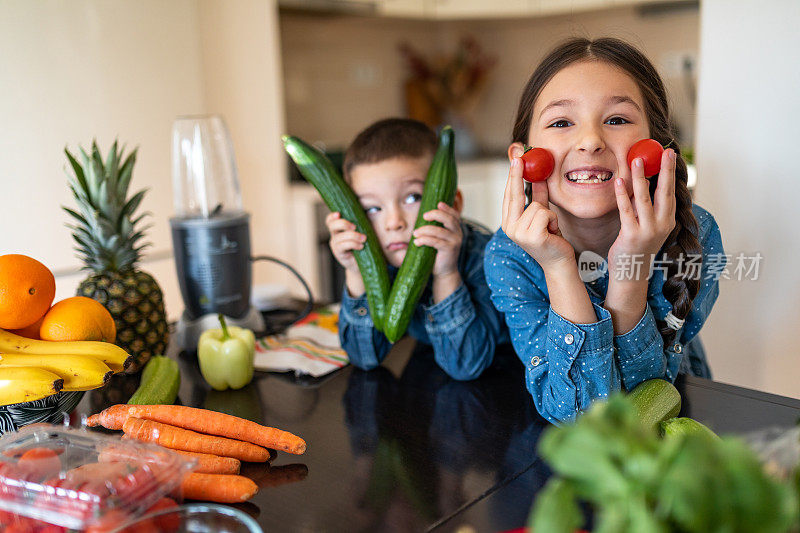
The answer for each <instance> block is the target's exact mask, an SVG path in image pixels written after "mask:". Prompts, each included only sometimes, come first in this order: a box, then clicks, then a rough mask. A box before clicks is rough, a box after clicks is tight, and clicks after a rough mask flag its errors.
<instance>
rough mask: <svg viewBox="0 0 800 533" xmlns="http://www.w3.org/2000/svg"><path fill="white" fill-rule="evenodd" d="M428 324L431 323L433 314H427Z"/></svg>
mask: <svg viewBox="0 0 800 533" xmlns="http://www.w3.org/2000/svg"><path fill="white" fill-rule="evenodd" d="M428 322H433V313H428Z"/></svg>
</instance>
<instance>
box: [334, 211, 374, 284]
mask: <svg viewBox="0 0 800 533" xmlns="http://www.w3.org/2000/svg"><path fill="white" fill-rule="evenodd" d="M325 225H326V226H328V231H330V232H331V238H330V240H329V241H328V244H329V245H330V247H331V252H333V256H334V257H335V258H336V260H337V261H338V262H339V264H340V265H342V266H343V267H344V269H345V270H347V271H348V272H358V273H359V275H360V272H359V270H358V263H356V258H355V257H354V256H353V250H361V249H362V248H364V243H365V242H366V241H367V236H366V235H364V234H363V233H359V232H357V231H356V225H355V224H353V223H352V222H350V221H349V220H345V219H343V218H342V215H341V214H339V213H331V214H329V215H328V216H327V217H325Z"/></svg>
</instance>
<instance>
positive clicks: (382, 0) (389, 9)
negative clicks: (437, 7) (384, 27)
mask: <svg viewBox="0 0 800 533" xmlns="http://www.w3.org/2000/svg"><path fill="white" fill-rule="evenodd" d="M377 9H378V12H379V13H380V14H381V15H384V16H387V17H409V18H427V17H431V16H432V11H433V6H432V4H431V1H430V0H379V1H378V5H377Z"/></svg>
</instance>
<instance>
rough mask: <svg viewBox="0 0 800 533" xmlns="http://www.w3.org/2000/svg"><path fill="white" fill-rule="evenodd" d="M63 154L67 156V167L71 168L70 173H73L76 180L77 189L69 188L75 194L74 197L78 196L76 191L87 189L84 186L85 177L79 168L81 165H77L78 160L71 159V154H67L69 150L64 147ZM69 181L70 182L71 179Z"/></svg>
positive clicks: (72, 186)
mask: <svg viewBox="0 0 800 533" xmlns="http://www.w3.org/2000/svg"><path fill="white" fill-rule="evenodd" d="M64 153H65V154H66V155H67V159H68V160H69V165H70V166H71V167H72V171H73V172H74V173H75V180H77V182H78V187H75V186H74V185H70V188H71V189H72V193H73V194H75V196H78V195H77V193H76V190H81V191H85V190H86V189H88V187H87V186H86V176H85V175H84V174H83V168H81V165H80V164H79V163H78V160H77V159H75V157H73V155H72V154H71V153H69V150H67V149H66V147H65V148H64ZM70 181H72V179H71V177H70Z"/></svg>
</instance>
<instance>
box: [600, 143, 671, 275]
mask: <svg viewBox="0 0 800 533" xmlns="http://www.w3.org/2000/svg"><path fill="white" fill-rule="evenodd" d="M631 179H632V181H633V196H634V202H633V204H632V203H631V199H630V197H629V196H628V191H627V189H626V188H625V182H624V181H623V180H622V178H616V179H615V183H614V191H615V193H616V197H617V207H618V208H619V218H620V222H621V227H620V231H619V236H617V239H616V240H615V241H614V244H612V245H611V248H610V249H609V251H608V265H609V273H610V274H611V275H610V277H609V279H613V278H614V274H615V273H616V275H617V277H618V279H635V277H632V276H630V275H628V276H626V273H625V272H622V269H623V268H626V267H627V268H630V267H632V266H633V265H634V264H636V263H634V261H635V260H639V261H643V263H639V264H642V265H643V266H644V267H645V269H646V271H645V272H642V273H640V276H639V277H638V279H640V280H641V279H642V278H641V275H642V274H645V275H646V277H645V278H644V279H647V278H649V275H650V274H649V272H650V270H649V269H650V266H651V263H652V259H653V256H655V254H656V253H658V251H659V250H660V249H661V247H662V246H663V245H664V242H665V241H666V240H667V237H668V236H669V234H670V233H671V232H672V230H673V229H674V228H675V151H674V150H672V149H671V148H668V149H667V150H664V153H663V154H662V156H661V170H660V172H659V173H658V185H657V186H656V191H655V195H654V202H653V203H651V202H650V182H649V181H648V180H647V178H645V176H644V167H643V165H642V160H641V158H637V159H634V160H633V162H632V165H631ZM654 204H655V205H654Z"/></svg>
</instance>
